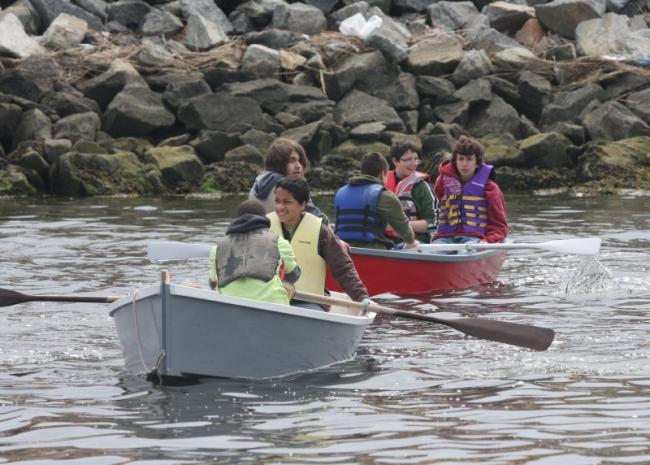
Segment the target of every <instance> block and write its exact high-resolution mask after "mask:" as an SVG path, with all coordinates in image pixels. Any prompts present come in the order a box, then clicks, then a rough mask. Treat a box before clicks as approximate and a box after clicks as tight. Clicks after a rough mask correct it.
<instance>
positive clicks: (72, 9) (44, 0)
mask: <svg viewBox="0 0 650 465" xmlns="http://www.w3.org/2000/svg"><path fill="white" fill-rule="evenodd" d="M29 1H30V2H31V4H32V6H33V7H34V9H35V10H36V11H37V12H38V15H39V16H40V17H41V25H42V27H43V28H47V27H48V26H49V25H50V24H51V23H52V21H54V20H55V19H56V17H57V16H59V15H60V14H61V13H67V14H69V15H71V16H76V17H77V18H81V19H83V20H84V21H86V23H87V24H88V27H90V28H92V29H95V30H98V31H100V30H102V27H103V23H102V20H101V18H99V17H97V16H95V15H94V14H92V13H90V12H89V11H87V10H84V9H83V8H81V7H78V6H77V5H75V4H73V3H72V2H70V1H69V0H29Z"/></svg>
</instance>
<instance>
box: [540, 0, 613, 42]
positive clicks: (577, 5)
mask: <svg viewBox="0 0 650 465" xmlns="http://www.w3.org/2000/svg"><path fill="white" fill-rule="evenodd" d="M605 8H606V2H605V0H553V1H552V2H550V3H543V4H540V5H536V6H535V16H537V19H539V21H540V22H541V23H542V24H543V25H544V26H545V27H546V28H548V29H550V30H551V31H553V32H557V33H558V34H560V35H562V36H564V37H566V38H569V39H573V38H574V37H575V32H576V27H577V26H578V24H580V23H581V22H583V21H587V20H589V19H594V18H599V17H601V16H602V15H604V14H605Z"/></svg>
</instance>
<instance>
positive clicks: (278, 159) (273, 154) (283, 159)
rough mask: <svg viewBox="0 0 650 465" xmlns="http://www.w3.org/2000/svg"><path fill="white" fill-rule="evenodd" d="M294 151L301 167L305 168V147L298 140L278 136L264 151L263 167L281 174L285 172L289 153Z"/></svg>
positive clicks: (284, 174)
mask: <svg viewBox="0 0 650 465" xmlns="http://www.w3.org/2000/svg"><path fill="white" fill-rule="evenodd" d="M292 152H296V153H297V154H298V157H299V158H300V164H301V165H302V167H303V168H307V163H308V162H307V154H306V153H305V149H304V148H303V147H302V145H300V144H299V143H298V142H296V141H294V140H291V139H288V138H286V137H279V138H277V139H275V140H274V141H273V142H271V145H270V146H269V149H268V150H267V152H266V161H265V162H264V167H265V168H266V169H267V170H268V171H273V172H275V173H280V174H282V175H283V176H286V174H287V163H289V157H291V153H292Z"/></svg>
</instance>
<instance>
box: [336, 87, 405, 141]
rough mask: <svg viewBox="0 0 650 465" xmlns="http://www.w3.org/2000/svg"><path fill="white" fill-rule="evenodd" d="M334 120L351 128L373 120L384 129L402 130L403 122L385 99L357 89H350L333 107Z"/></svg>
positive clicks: (403, 128)
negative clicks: (382, 125) (380, 123)
mask: <svg viewBox="0 0 650 465" xmlns="http://www.w3.org/2000/svg"><path fill="white" fill-rule="evenodd" d="M334 121H336V122H337V123H339V124H341V125H342V126H343V127H347V128H352V127H355V126H358V125H360V124H363V123H370V122H373V121H377V122H382V123H384V124H385V125H386V129H388V130H393V131H404V130H405V127H404V122H403V121H402V119H401V118H400V117H399V115H398V114H397V112H396V111H395V110H394V109H393V108H392V107H390V106H388V104H387V103H386V101H384V100H382V99H379V98H376V97H373V96H371V95H368V94H366V93H364V92H361V91H358V90H352V91H350V92H348V94H347V95H346V96H345V97H343V99H341V100H340V101H339V102H338V103H337V104H336V106H335V107H334Z"/></svg>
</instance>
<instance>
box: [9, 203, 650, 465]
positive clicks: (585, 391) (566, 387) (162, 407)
mask: <svg viewBox="0 0 650 465" xmlns="http://www.w3.org/2000/svg"><path fill="white" fill-rule="evenodd" d="M237 200H238V199H232V200H181V199H166V200H156V199H89V200H53V199H46V200H33V199H32V200H6V199H5V200H0V261H1V267H0V287H3V288H10V289H14V290H18V291H22V292H25V293H43V294H48V293H74V292H100V293H109V294H121V293H126V292H128V291H131V290H132V289H134V288H137V287H139V286H141V285H143V284H150V283H152V282H155V281H156V280H157V279H158V273H159V265H156V264H152V263H150V262H149V261H148V260H147V259H146V257H145V250H146V244H147V243H148V242H149V241H151V240H181V241H197V242H209V241H211V240H212V239H213V238H215V237H217V236H219V235H220V234H221V233H222V232H223V230H224V228H225V225H226V224H227V221H228V217H229V215H230V214H231V213H232V211H233V209H234V205H235V204H236V203H237ZM316 200H317V203H326V202H327V203H329V199H323V198H321V199H316ZM508 202H509V203H508V209H509V214H510V223H511V227H512V237H513V238H514V239H515V240H517V241H519V242H541V241H548V240H555V239H566V238H572V237H576V236H577V237H586V236H599V237H601V238H602V239H603V241H604V244H603V249H602V252H601V255H600V257H599V258H598V261H596V262H593V261H592V262H589V261H587V260H584V259H580V258H578V257H576V256H568V255H554V254H551V253H541V252H513V253H510V255H509V257H508V259H507V260H506V262H505V265H504V269H503V271H502V273H501V275H500V277H499V281H498V282H496V283H493V284H490V285H487V286H483V287H481V288H478V289H472V290H466V291H457V292H453V293H448V294H436V295H432V296H430V297H429V298H428V299H424V300H415V299H409V298H398V299H397V300H395V301H394V303H393V304H394V305H397V306H399V307H400V308H403V309H409V310H420V311H423V310H427V309H431V308H433V307H432V306H433V305H435V306H437V307H438V311H439V312H444V314H445V316H448V315H466V316H486V317H487V316H489V317H490V318H495V319H500V320H504V321H513V322H521V323H528V324H535V325H539V326H547V327H551V328H554V329H555V330H556V332H557V336H556V341H555V342H554V343H553V345H552V346H551V348H550V350H548V351H546V352H531V351H527V350H520V349H518V348H515V347H512V346H507V345H502V344H498V343H495V342H489V341H481V340H475V339H464V338H463V337H462V335H461V334H460V333H458V332H455V331H454V330H451V329H448V328H444V327H440V326H436V325H433V324H430V323H426V322H415V321H411V320H397V319H390V318H387V317H385V316H384V317H379V318H378V319H377V320H376V322H375V323H374V324H373V325H371V326H370V327H369V328H368V330H367V331H366V333H365V335H364V339H363V341H362V343H361V346H360V348H359V353H358V355H357V357H356V358H355V359H354V360H352V361H349V362H346V363H342V364H339V365H335V366H333V367H330V368H328V369H324V370H321V371H318V372H315V373H310V374H304V375H300V376H295V377H293V378H289V379H283V380H281V381H266V382H249V381H233V380H211V381H205V382H202V383H200V384H194V385H189V386H163V387H161V386H154V385H152V384H150V383H148V382H147V381H145V380H144V379H142V378H139V377H135V376H131V375H129V374H127V373H125V372H124V371H123V369H122V355H121V351H120V346H119V341H118V339H117V335H116V333H115V329H114V326H113V322H112V320H111V318H110V317H109V316H108V314H107V311H106V306H105V305H102V304H80V303H76V304H63V303H44V302H33V303H25V304H21V305H16V306H12V307H2V308H0V364H1V365H0V460H4V461H5V462H9V463H24V464H26V463H38V464H46V463H52V464H58V463H69V464H95V465H104V464H106V465H109V464H123V463H137V464H152V465H153V464H155V465H162V464H189V463H193V464H194V463H211V464H226V463H228V464H230V463H251V464H258V463H269V464H280V463H282V464H291V463H294V464H307V463H314V464H322V463H336V464H364V465H367V464H433V463H435V464H469V463H490V464H523V463H526V464H534V465H563V464H572V465H573V464H575V465H584V464H619V463H620V464H623V463H625V464H629V463H638V464H647V463H650V348H649V347H650V346H649V344H648V336H649V334H650V274H649V272H648V246H649V245H650V231H649V229H650V222H649V218H650V214H649V213H648V209H647V203H648V202H647V198H644V197H640V196H629V197H602V198H565V197H548V198H545V197H541V198H540V197H537V198H532V197H523V196H521V197H516V196H508ZM171 272H172V278H173V280H174V281H176V282H198V283H200V284H205V281H206V274H207V271H206V270H205V265H204V264H203V263H196V262H186V263H183V264H177V265H175V266H174V267H171ZM235 349H240V348H233V350H235Z"/></svg>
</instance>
